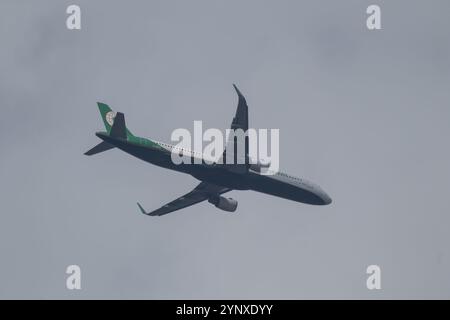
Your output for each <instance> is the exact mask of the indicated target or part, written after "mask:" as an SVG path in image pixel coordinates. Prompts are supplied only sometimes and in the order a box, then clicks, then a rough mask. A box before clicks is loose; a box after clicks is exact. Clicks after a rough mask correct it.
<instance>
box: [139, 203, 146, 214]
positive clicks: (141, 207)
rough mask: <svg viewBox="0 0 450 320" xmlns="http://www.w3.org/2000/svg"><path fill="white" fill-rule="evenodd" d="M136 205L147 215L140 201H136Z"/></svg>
mask: <svg viewBox="0 0 450 320" xmlns="http://www.w3.org/2000/svg"><path fill="white" fill-rule="evenodd" d="M137 205H138V207H139V209H140V210H141V212H142V213H143V214H146V215H148V213H147V212H145V210H144V208H142V206H141V205H140V203H139V202H138V203H137Z"/></svg>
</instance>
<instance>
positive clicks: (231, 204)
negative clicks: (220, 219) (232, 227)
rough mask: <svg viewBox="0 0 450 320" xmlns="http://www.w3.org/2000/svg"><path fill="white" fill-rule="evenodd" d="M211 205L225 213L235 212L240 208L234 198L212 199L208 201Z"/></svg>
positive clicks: (219, 197)
mask: <svg viewBox="0 0 450 320" xmlns="http://www.w3.org/2000/svg"><path fill="white" fill-rule="evenodd" d="M208 202H209V203H212V204H213V205H215V206H216V208H219V209H221V210H223V211H228V212H234V211H236V208H237V206H238V202H237V201H236V200H234V199H233V198H225V197H222V196H217V197H211V198H209V199H208Z"/></svg>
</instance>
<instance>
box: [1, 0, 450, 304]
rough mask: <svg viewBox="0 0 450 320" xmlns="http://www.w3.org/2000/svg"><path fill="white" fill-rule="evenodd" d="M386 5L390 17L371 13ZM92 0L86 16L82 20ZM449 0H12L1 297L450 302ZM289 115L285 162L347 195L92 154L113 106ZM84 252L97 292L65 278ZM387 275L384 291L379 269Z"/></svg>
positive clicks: (162, 116) (147, 117)
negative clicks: (318, 202) (103, 114)
mask: <svg viewBox="0 0 450 320" xmlns="http://www.w3.org/2000/svg"><path fill="white" fill-rule="evenodd" d="M373 3H377V4H379V5H380V6H381V10H382V17H381V18H382V30H378V31H369V30H367V28H366V17H367V15H366V13H365V11H366V8H367V6H368V5H370V4H373ZM70 4H78V5H80V6H81V10H82V17H81V18H82V29H81V30H79V31H69V30H67V29H66V25H65V20H66V17H67V14H66V8H67V6H69V5H70ZM449 11H450V3H449V2H448V1H444V0H442V1H437V0H435V1H406V0H404V1H380V0H379V1H365V0H364V1H361V0H353V1H350V0H345V1H332V0H329V1H313V0H310V1H294V0H292V1H260V0H258V1H256V0H255V1H207V0H204V1H196V0H189V1H127V2H124V1H120V2H119V1H114V2H113V1H82V0H78V1H50V0H49V1H31V0H30V1H13V0H9V1H2V2H1V3H0V41H1V50H0V106H1V109H0V110H1V116H0V150H1V156H0V195H1V196H0V199H1V201H0V298H63V299H77V298H152V299H166V298H203V299H204V298H211V299H215V298H264V299H272V298H274V299H302V298H326V299H328V298H364V299H366V298H367V299H378V298H447V299H448V298H450V271H449V270H450V251H449V247H448V244H449V243H450V232H449V227H450V201H449V191H450V169H449V163H450V151H449V143H448V139H449V136H450V125H449V124H450V107H449V101H450V90H449V80H450V41H449V40H450V37H449V36H450V20H449V19H448V12H449ZM232 83H236V84H237V85H238V86H239V88H240V89H241V91H242V92H243V94H244V95H245V96H246V98H247V102H248V105H249V117H250V126H251V127H255V128H279V129H280V165H281V168H282V170H283V171H285V172H288V173H289V174H292V175H296V176H300V177H304V178H307V179H309V180H311V181H314V182H315V183H317V184H319V185H320V186H321V187H322V188H323V189H324V190H325V191H327V193H329V194H330V196H331V197H332V198H333V203H332V204H331V205H330V206H324V207H315V206H309V205H304V204H301V203H296V202H292V201H288V200H283V199H279V198H275V197H270V196H267V195H263V194H258V193H256V192H252V191H232V192H230V193H229V196H231V197H233V198H235V199H237V200H238V201H239V206H238V210H237V211H236V213H233V214H227V213H224V212H222V211H219V210H218V209H216V208H215V207H214V206H212V205H210V204H209V203H201V204H199V205H196V206H193V207H190V208H187V209H184V210H181V211H178V212H175V213H172V214H169V215H167V216H164V217H147V216H144V215H142V214H140V213H139V210H138V208H137V206H136V201H139V202H141V203H142V204H143V205H144V207H145V208H146V209H148V210H151V209H155V208H158V207H160V206H161V205H163V204H165V203H166V202H169V201H171V200H173V199H175V198H177V197H178V196H180V195H182V194H184V193H186V192H188V191H189V190H190V189H192V188H193V187H194V186H195V185H196V184H197V183H198V181H197V180H195V179H194V178H193V177H191V176H188V175H183V174H180V173H176V172H171V171H168V170H165V169H162V168H158V167H156V166H152V165H150V164H147V163H145V162H142V161H140V160H137V159H135V158H133V157H131V156H129V155H127V154H125V153H123V152H121V151H119V150H111V151H108V152H105V153H102V154H99V155H96V156H93V157H86V156H84V155H83V152H85V151H86V150H88V149H89V148H91V147H92V146H94V145H95V144H97V143H98V142H99V140H98V138H96V137H95V136H94V132H95V131H99V130H103V124H102V121H101V119H100V116H99V114H98V110H97V106H96V102H97V101H102V102H105V103H108V104H109V105H110V106H111V107H112V108H113V109H114V110H116V111H121V112H124V113H125V116H126V121H127V126H128V127H129V128H130V130H131V131H132V132H133V133H134V134H136V135H139V136H144V137H149V138H154V139H156V140H160V141H165V142H170V134H171V132H172V131H173V130H174V129H176V128H188V129H192V128H193V121H194V120H203V121H204V127H216V128H222V129H226V128H227V127H228V126H229V124H230V122H231V120H232V117H233V115H234V112H235V109H236V103H237V97H236V94H235V92H234V90H233V88H232ZM71 264H77V265H79V266H80V267H81V271H82V280H81V281H82V289H81V290H79V291H69V290H67V289H66V286H65V284H66V277H67V275H66V274H65V270H66V267H67V266H68V265H71ZM371 264H377V265H379V266H380V267H381V270H382V289H381V290H379V291H376V290H375V291H369V290H368V289H367V288H366V278H367V275H366V268H367V266H368V265H371Z"/></svg>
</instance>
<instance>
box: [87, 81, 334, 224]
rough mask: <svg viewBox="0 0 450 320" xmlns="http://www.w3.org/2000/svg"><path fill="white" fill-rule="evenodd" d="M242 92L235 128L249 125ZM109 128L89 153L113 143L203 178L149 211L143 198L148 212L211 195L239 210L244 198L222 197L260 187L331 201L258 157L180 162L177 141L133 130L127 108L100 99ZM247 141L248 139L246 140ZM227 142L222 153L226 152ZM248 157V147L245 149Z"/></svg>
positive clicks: (213, 201) (182, 205) (270, 191)
mask: <svg viewBox="0 0 450 320" xmlns="http://www.w3.org/2000/svg"><path fill="white" fill-rule="evenodd" d="M233 87H234V89H235V90H236V93H237V95H238V106H237V110H236V114H235V117H234V118H233V121H232V123H231V130H237V129H242V130H243V131H244V132H246V131H247V130H248V106H247V102H246V99H245V97H244V96H243V95H242V93H241V92H240V91H239V89H238V88H237V87H236V85H234V84H233ZM97 105H98V108H99V110H100V115H101V117H102V120H103V123H104V125H105V128H106V131H101V132H96V133H95V135H96V136H97V137H99V138H100V139H102V140H103V141H102V142H100V143H99V144H98V145H96V146H95V147H93V148H92V149H90V150H89V151H87V152H85V155H88V156H91V155H94V154H97V153H100V152H104V151H107V150H110V149H113V148H118V149H120V150H122V151H124V152H126V153H128V154H130V155H132V156H135V157H136V158H139V159H141V160H144V161H146V162H148V163H151V164H154V165H157V166H160V167H163V168H166V169H170V170H175V171H179V172H183V173H186V174H190V175H191V176H193V177H194V178H196V179H198V180H200V181H201V182H200V183H199V184H198V185H197V186H196V187H195V188H194V189H193V190H192V191H190V192H189V193H187V194H185V195H183V196H181V197H179V198H177V199H176V200H174V201H172V202H170V203H168V204H166V205H164V206H162V207H161V208H159V209H156V210H154V211H151V212H146V211H145V210H144V208H143V207H142V206H141V205H140V204H139V202H138V203H137V205H138V207H139V209H140V211H141V212H142V213H143V214H145V215H148V216H162V215H165V214H168V213H171V212H173V211H176V210H179V209H182V208H186V207H189V206H192V205H194V204H196V203H199V202H202V201H205V200H208V202H209V203H211V204H213V205H215V206H216V207H217V208H219V209H221V210H224V211H226V212H234V211H236V209H237V206H238V202H237V201H236V200H235V199H233V198H227V197H224V196H222V195H223V194H224V193H226V192H229V191H231V190H254V191H257V192H261V193H265V194H269V195H273V196H277V197H280V198H284V199H288V200H293V201H296V202H301V203H305V204H311V205H328V204H330V203H331V202H332V200H331V198H330V197H329V196H328V195H327V194H326V193H325V191H323V190H322V189H321V188H320V187H319V186H317V185H316V184H313V183H311V182H309V181H307V180H305V179H301V178H297V177H295V176H292V175H288V174H286V173H283V172H280V171H278V172H276V173H274V174H272V175H264V174H261V169H262V168H264V166H267V164H263V163H261V162H257V163H254V164H250V163H248V161H246V162H245V163H244V164H228V163H226V164H219V163H218V162H214V163H209V164H208V163H206V162H205V161H201V162H200V163H198V164H196V163H197V162H195V161H193V162H192V164H188V163H182V164H175V163H174V162H173V161H172V158H171V154H172V152H177V151H174V148H176V146H173V145H170V144H166V143H162V142H158V141H155V140H151V139H147V138H141V137H138V136H135V135H133V134H132V133H131V132H130V131H129V130H128V128H127V127H126V125H125V117H124V114H123V113H121V112H117V113H116V112H114V111H112V110H111V108H110V107H109V106H108V105H106V104H104V103H100V102H98V103H97ZM246 144H248V142H247V141H246ZM226 150H227V147H225V150H224V153H223V155H222V157H223V156H224V155H225V154H226ZM182 152H183V153H184V155H188V156H190V157H192V159H194V158H195V157H202V155H199V154H198V153H196V152H192V151H191V150H188V149H184V148H183V150H182ZM245 152H246V157H247V156H248V148H246V150H245Z"/></svg>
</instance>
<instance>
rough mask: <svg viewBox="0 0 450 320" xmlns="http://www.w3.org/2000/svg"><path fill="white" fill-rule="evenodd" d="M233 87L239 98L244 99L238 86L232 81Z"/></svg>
mask: <svg viewBox="0 0 450 320" xmlns="http://www.w3.org/2000/svg"><path fill="white" fill-rule="evenodd" d="M233 87H234V90H236V93H237V95H238V96H239V98H243V99H244V100H245V98H244V95H243V94H242V93H241V91H239V89H238V87H236V85H235V84H234V83H233Z"/></svg>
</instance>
